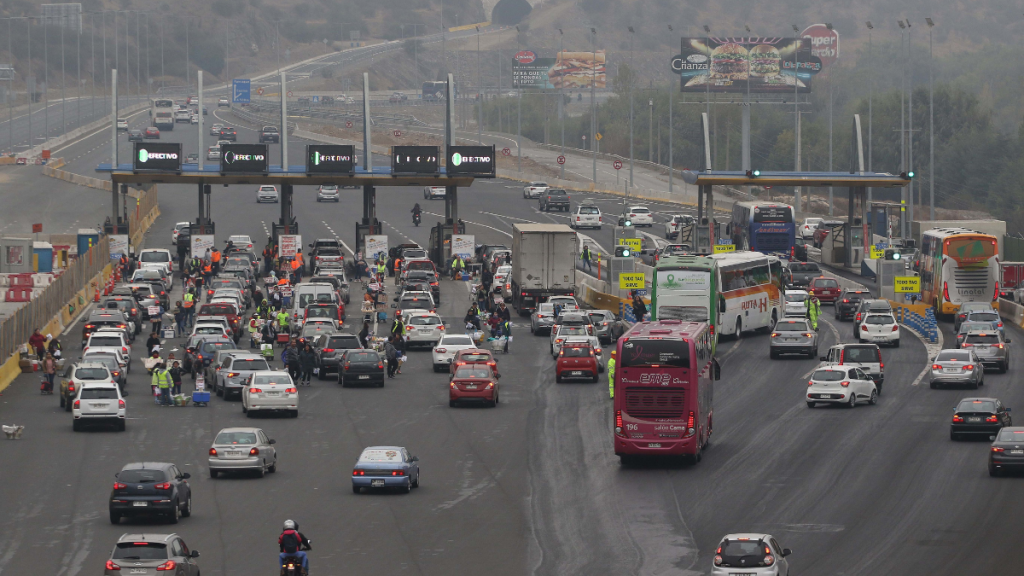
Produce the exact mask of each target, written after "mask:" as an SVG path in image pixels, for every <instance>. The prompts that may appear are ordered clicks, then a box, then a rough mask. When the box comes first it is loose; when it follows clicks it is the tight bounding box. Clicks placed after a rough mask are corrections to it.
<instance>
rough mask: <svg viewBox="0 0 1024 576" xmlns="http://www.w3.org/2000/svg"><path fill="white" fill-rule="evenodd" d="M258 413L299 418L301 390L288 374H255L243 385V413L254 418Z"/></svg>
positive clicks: (269, 372)
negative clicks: (277, 412) (255, 413)
mask: <svg viewBox="0 0 1024 576" xmlns="http://www.w3.org/2000/svg"><path fill="white" fill-rule="evenodd" d="M257 411H264V412H273V411H279V412H287V413H288V415H289V416H291V417H292V418H297V417H298V416H299V390H298V388H297V387H296V385H295V383H294V382H293V381H292V377H291V376H289V375H288V373H287V372H280V371H266V372H264V371H258V372H253V373H252V376H250V377H249V379H248V380H247V381H246V382H245V383H244V384H243V385H242V412H244V413H245V415H246V416H248V417H250V418H252V417H253V413H254V412H257Z"/></svg>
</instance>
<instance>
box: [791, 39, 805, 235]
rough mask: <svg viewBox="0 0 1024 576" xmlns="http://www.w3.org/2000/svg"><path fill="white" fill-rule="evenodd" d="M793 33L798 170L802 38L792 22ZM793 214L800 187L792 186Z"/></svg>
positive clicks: (794, 145) (797, 167)
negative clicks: (795, 42)
mask: <svg viewBox="0 0 1024 576" xmlns="http://www.w3.org/2000/svg"><path fill="white" fill-rule="evenodd" d="M791 26H793V34H794V37H795V38H796V39H797V45H796V50H794V51H793V62H794V66H793V116H794V119H793V148H794V153H795V154H796V158H795V160H796V161H795V164H796V171H797V172H799V171H800V48H802V47H803V42H804V41H803V38H800V29H799V28H797V26H796V24H792V25H791ZM793 204H794V205H795V208H794V210H793V216H794V217H796V214H798V213H799V212H800V187H799V186H794V187H793Z"/></svg>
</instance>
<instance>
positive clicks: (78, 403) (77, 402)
mask: <svg viewBox="0 0 1024 576" xmlns="http://www.w3.org/2000/svg"><path fill="white" fill-rule="evenodd" d="M81 407H82V401H81V400H75V404H74V408H75V409H76V410H77V409H79V408H81Z"/></svg>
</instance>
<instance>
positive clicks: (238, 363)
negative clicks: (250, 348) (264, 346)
mask: <svg viewBox="0 0 1024 576" xmlns="http://www.w3.org/2000/svg"><path fill="white" fill-rule="evenodd" d="M231 370H232V371H235V370H270V365H268V364H267V361H266V360H264V359H262V358H259V359H255V358H254V359H252V360H235V361H234V363H232V364H231Z"/></svg>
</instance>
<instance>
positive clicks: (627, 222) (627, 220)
mask: <svg viewBox="0 0 1024 576" xmlns="http://www.w3.org/2000/svg"><path fill="white" fill-rule="evenodd" d="M622 225H623V226H624V227H626V228H629V227H630V226H632V225H633V221H632V220H630V219H629V218H625V219H624V220H623V221H622Z"/></svg>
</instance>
